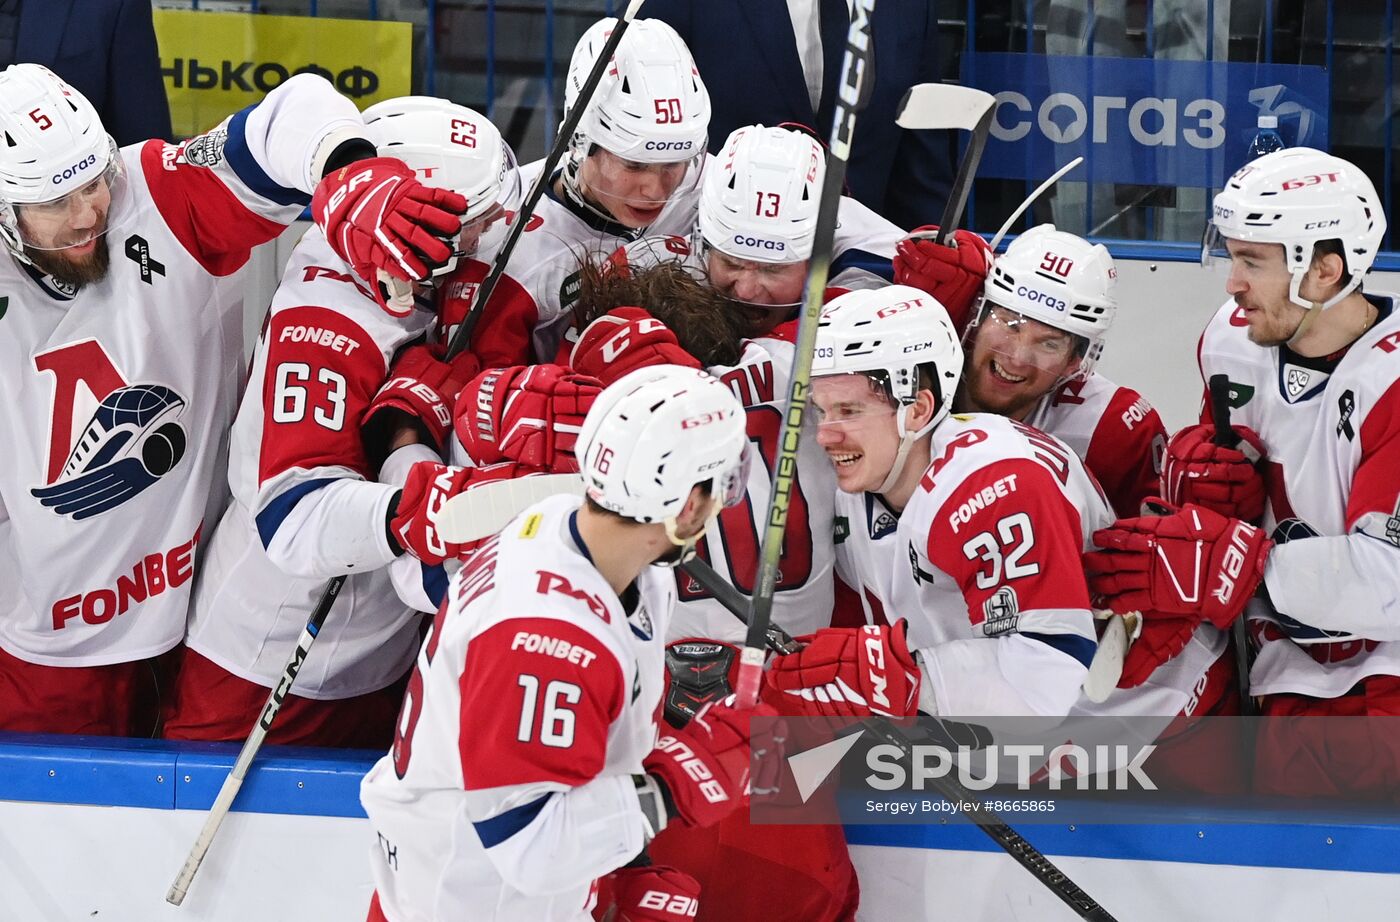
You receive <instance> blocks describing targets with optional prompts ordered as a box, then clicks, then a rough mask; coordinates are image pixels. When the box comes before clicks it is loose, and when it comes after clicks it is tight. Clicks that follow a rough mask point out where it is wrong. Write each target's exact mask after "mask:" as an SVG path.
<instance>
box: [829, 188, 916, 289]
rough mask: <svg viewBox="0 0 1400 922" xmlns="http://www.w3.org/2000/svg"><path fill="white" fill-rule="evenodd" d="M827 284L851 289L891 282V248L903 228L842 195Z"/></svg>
mask: <svg viewBox="0 0 1400 922" xmlns="http://www.w3.org/2000/svg"><path fill="white" fill-rule="evenodd" d="M837 208H838V212H839V214H838V220H837V224H836V228H837V229H836V237H835V240H834V241H833V244H832V260H831V270H830V274H829V278H830V282H829V283H828V285H829V286H830V287H834V288H840V289H843V290H850V289H855V288H879V287H881V286H882V285H888V284H890V283H891V282H893V281H894V248H895V244H897V243H898V242H899V240H900V238H902V237H903V236H904V231H903V230H901V229H900V228H899V227H897V226H896V225H894V224H892V223H890V222H889V221H888V220H886V219H885V218H883V217H881V216H880V215H878V214H876V213H875V212H874V211H872V210H871V209H870V208H869V207H867V206H866V205H863V204H861V203H860V202H858V201H856V200H855V199H853V198H851V197H850V196H846V195H843V196H842V197H841V201H840V204H839V205H838V206H837Z"/></svg>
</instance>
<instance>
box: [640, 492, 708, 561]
mask: <svg viewBox="0 0 1400 922" xmlns="http://www.w3.org/2000/svg"><path fill="white" fill-rule="evenodd" d="M722 508H723V504H722V503H721V501H720V500H719V499H717V498H715V497H713V496H712V497H710V508H709V512H708V514H707V515H706V516H705V527H704V528H702V529H700V530H699V531H697V532H696V533H695V534H693V535H691V536H690V537H689V538H682V537H681V536H680V535H678V534H676V524H677V523H676V517H675V516H673V515H668V516H666V519H665V520H664V521H663V522H662V523H661V524H662V525H664V526H665V527H666V537H667V539H668V540H670V542H671V543H672V544H674V545H675V546H676V547H678V548H680V549H681V552H680V554H678V555H677V556H676V557H675V558H672V559H667V560H657V561H655V562H654V563H653V564H652V566H655V567H666V568H667V569H674V568H675V567H679V566H680V565H681V564H683V563H685V562H686V561H688V560H690V559H691V558H692V557H694V556H695V548H696V545H698V544H699V543H700V539H701V538H703V537H705V535H706V534H708V533H709V531H710V528H711V527H712V526H714V524H715V523H716V522H718V521H719V513H720V509H722Z"/></svg>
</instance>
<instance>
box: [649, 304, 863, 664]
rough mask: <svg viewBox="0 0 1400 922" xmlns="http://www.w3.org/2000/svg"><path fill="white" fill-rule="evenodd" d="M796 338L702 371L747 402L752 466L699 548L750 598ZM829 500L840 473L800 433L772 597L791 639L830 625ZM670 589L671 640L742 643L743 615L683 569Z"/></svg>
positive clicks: (777, 333)
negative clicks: (739, 494) (673, 597)
mask: <svg viewBox="0 0 1400 922" xmlns="http://www.w3.org/2000/svg"><path fill="white" fill-rule="evenodd" d="M796 332H797V330H796V324H795V323H786V324H783V325H782V326H780V327H778V328H777V329H776V330H774V331H773V332H772V333H771V334H770V335H768V336H765V337H762V338H759V339H756V340H750V341H748V342H746V343H745V344H744V353H743V356H742V357H741V359H740V361H739V364H738V365H735V366H734V367H732V368H725V367H722V366H715V367H712V368H709V369H707V370H708V371H709V373H710V374H712V375H714V376H715V377H717V378H719V379H720V380H721V381H723V382H724V383H725V384H728V385H729V387H730V389H731V390H732V391H733V392H734V395H735V396H736V397H738V398H739V402H740V403H742V404H743V405H744V408H745V412H746V413H747V415H748V435H749V439H750V441H752V442H753V444H754V450H755V463H754V465H753V466H752V469H751V470H750V471H749V485H748V492H747V493H746V495H745V497H744V500H743V502H741V503H739V504H738V505H737V506H731V507H730V508H728V509H725V510H724V511H723V512H722V513H721V514H720V516H719V521H718V523H717V527H715V528H714V529H712V530H711V531H710V533H709V534H708V535H707V536H706V538H705V539H704V540H703V541H701V542H700V544H699V546H698V547H697V549H696V550H697V553H698V554H699V556H701V557H703V558H704V559H705V560H707V561H708V562H709V564H710V565H711V566H712V567H714V568H715V570H716V572H718V573H719V574H720V575H721V576H723V577H724V578H725V579H726V580H728V581H729V582H730V583H731V584H732V585H733V586H735V587H736V588H737V589H738V590H739V591H740V592H742V593H744V594H745V595H752V594H753V589H754V584H755V583H756V582H757V580H758V561H759V552H760V550H761V546H762V542H763V522H764V521H765V519H766V517H767V515H768V501H769V497H770V495H771V489H772V485H773V484H772V481H773V464H774V463H775V461H776V460H777V457H778V446H779V440H780V439H781V437H782V427H783V406H784V404H785V401H786V400H787V389H788V377H789V375H790V374H791V371H792V352H793V339H794V337H795V335H796ZM759 461H761V462H762V463H758V462H759ZM835 495H836V474H835V473H834V472H833V471H832V469H831V463H830V462H829V461H827V459H826V453H825V452H824V451H822V449H821V446H819V445H818V444H817V440H816V437H815V435H814V434H813V433H812V432H810V431H809V432H807V433H804V435H803V437H802V438H801V440H800V441H799V442H798V446H797V476H796V477H795V478H794V480H793V490H792V499H791V504H790V505H789V507H788V518H787V531H786V535H787V538H786V540H785V541H784V543H783V553H782V557H781V558H780V560H779V565H778V567H779V568H778V578H777V582H776V583H775V584H774V591H773V622H774V623H775V624H777V625H778V626H779V627H782V628H783V629H785V630H786V631H787V632H788V633H790V634H793V635H801V634H810V633H812V632H813V631H816V630H818V629H820V628H824V627H826V626H827V625H829V624H830V623H831V607H832V596H833V567H834V560H835V551H834V549H833V546H832V539H831V536H832V534H833V529H834V523H835V516H836V509H835V505H834V497H835ZM676 583H677V594H678V597H679V600H680V602H679V604H678V605H677V607H676V616H675V619H674V621H673V622H672V630H671V636H670V638H669V639H670V640H681V639H684V638H688V637H704V638H708V639H711V640H722V641H725V642H728V643H734V644H741V645H742V644H743V642H744V635H745V632H746V630H747V629H746V628H745V626H744V624H743V623H742V622H741V621H739V619H737V618H735V617H734V615H732V614H731V613H730V612H729V611H728V610H727V609H726V608H725V607H724V606H723V605H721V604H720V603H719V602H717V601H715V599H714V597H713V596H711V595H710V593H709V592H707V591H705V590H704V589H702V588H701V587H700V585H699V584H698V583H696V582H695V581H694V580H692V579H691V578H690V577H689V576H688V575H686V574H685V573H684V572H682V571H679V570H678V571H677V572H676Z"/></svg>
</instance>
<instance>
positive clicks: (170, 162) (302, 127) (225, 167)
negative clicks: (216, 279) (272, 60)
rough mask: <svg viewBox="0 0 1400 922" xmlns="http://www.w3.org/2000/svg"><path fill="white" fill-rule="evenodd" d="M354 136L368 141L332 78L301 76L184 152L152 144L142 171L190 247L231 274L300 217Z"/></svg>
mask: <svg viewBox="0 0 1400 922" xmlns="http://www.w3.org/2000/svg"><path fill="white" fill-rule="evenodd" d="M354 138H365V128H364V123H363V121H362V120H361V118H360V115H359V113H358V111H356V109H355V105H354V103H352V102H350V101H349V100H348V99H346V98H345V97H343V96H341V95H340V94H339V93H337V92H336V91H335V89H334V88H333V87H332V86H331V85H330V83H328V82H327V81H325V80H324V79H322V78H320V77H317V76H314V75H312V74H300V75H298V76H295V77H292V78H291V79H289V80H287V81H286V82H285V83H283V84H281V85H280V86H278V87H277V88H276V89H274V90H273V91H272V92H271V93H269V94H268V95H267V98H265V99H264V100H263V101H262V102H260V103H258V104H257V105H254V106H250V107H248V108H246V109H243V110H241V111H239V112H236V113H234V114H233V115H231V116H230V117H229V118H227V119H225V120H224V121H223V122H222V123H220V124H219V125H218V126H217V127H215V128H213V129H211V130H210V131H208V132H206V133H205V134H202V135H199V136H197V137H194V138H191V139H189V140H188V141H185V142H183V143H181V144H179V145H175V144H167V143H164V142H162V141H159V140H152V141H147V142H146V143H145V145H144V146H142V148H141V151H140V164H141V170H142V174H143V175H144V177H145V180H146V185H147V186H148V187H149V188H150V192H151V197H152V199H153V200H154V202H155V206H156V209H157V210H158V211H159V212H160V215H161V217H162V218H163V219H164V220H165V222H166V224H167V225H168V226H169V227H170V229H171V231H172V232H173V233H174V234H175V236H176V238H177V239H178V240H179V241H180V243H181V245H182V246H184V248H185V249H186V250H187V251H188V252H189V253H190V255H191V256H193V257H194V258H195V259H196V260H197V261H198V262H199V264H200V265H201V266H203V267H204V268H205V269H206V270H207V271H208V272H210V273H211V274H213V275H216V276H226V275H231V274H232V273H233V272H235V271H237V270H238V269H239V268H241V267H242V266H243V264H244V263H246V262H247V261H248V255H249V252H250V251H251V250H252V248H253V247H255V246H257V245H258V244H261V243H266V242H267V241H269V240H272V239H273V238H275V237H276V236H278V235H279V234H280V233H281V232H282V231H283V229H285V228H286V226H287V225H288V224H291V223H292V221H294V220H296V218H297V217H298V216H299V215H300V214H301V212H302V210H303V209H304V208H305V207H306V206H307V205H309V204H310V203H311V193H312V192H313V191H314V189H315V187H316V184H317V182H318V181H319V180H320V176H319V175H317V172H318V170H319V169H320V168H321V166H322V165H323V163H324V158H325V157H326V156H327V155H328V154H329V153H330V151H331V149H333V148H334V147H335V146H336V145H338V144H339V143H341V142H344V141H348V140H351V139H354ZM366 143H368V141H366Z"/></svg>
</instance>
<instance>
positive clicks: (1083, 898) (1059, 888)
mask: <svg viewBox="0 0 1400 922" xmlns="http://www.w3.org/2000/svg"><path fill="white" fill-rule="evenodd" d="M685 572H686V573H687V574H689V575H690V576H691V577H692V578H693V579H694V580H695V581H696V582H697V583H699V584H700V585H701V586H702V587H704V588H705V589H707V590H709V591H710V593H711V594H712V595H713V596H714V597H715V599H716V600H717V601H718V602H719V603H720V604H721V605H723V606H724V607H725V608H726V609H728V610H729V612H730V614H732V615H734V617H736V618H738V619H739V620H740V621H745V622H748V616H747V615H746V614H745V612H746V610H747V608H746V606H745V605H744V596H743V594H742V593H740V592H739V590H737V589H735V588H734V587H733V586H731V585H729V583H728V581H726V580H725V579H724V577H722V576H720V575H719V574H718V573H717V572H715V570H714V568H713V567H711V566H710V565H709V564H708V563H706V562H705V561H703V560H701V559H700V558H698V557H697V558H694V559H692V560H690V561H688V562H687V563H686V564H685ZM749 634H750V636H752V634H753V624H752V623H751V622H749ZM766 635H767V637H768V646H769V647H770V648H771V649H772V650H773V651H774V652H775V653H779V654H786V653H789V652H791V651H792V650H794V649H796V648H797V646H798V645H797V643H796V641H794V640H793V639H792V637H791V636H789V635H788V633H787V632H786V631H784V630H783V629H782V628H780V627H778V626H777V625H772V626H770V627H769V628H768V630H767V631H766ZM861 725H862V727H864V729H866V730H869V731H870V732H871V733H873V734H874V735H875V736H877V737H879V738H880V739H881V740H882V741H884V742H886V743H889V744H890V745H892V746H894V747H896V748H897V749H899V750H900V752H903V753H904V754H905V755H909V754H910V753H911V752H912V751H913V743H912V742H911V741H910V740H909V739H908V738H907V737H905V736H904V735H903V734H902V733H900V732H899V730H898V729H896V728H895V727H893V726H890V725H889V724H888V723H887V722H885V721H881V720H865V721H863V722H862V724H861ZM926 777H927V778H928V781H929V782H931V783H932V785H933V787H934V789H935V790H936V791H937V792H938V794H939V796H941V797H942V798H943V799H945V800H947V801H948V802H949V803H951V804H955V805H956V804H963V803H973V802H977V800H978V796H977V794H975V793H974V792H972V791H970V790H968V789H967V788H966V787H965V786H963V784H962V782H960V781H958V780H957V778H956V777H954V776H952V775H941V776H937V777H934V776H931V775H930V776H926ZM963 815H964V816H966V817H967V818H968V819H969V820H971V821H972V822H973V823H974V824H976V826H977V828H978V829H981V830H982V831H983V832H984V833H986V834H987V835H988V836H989V837H990V838H991V840H992V841H993V842H995V843H996V844H997V845H999V846H1000V847H1001V849H1002V850H1003V851H1005V852H1006V853H1007V854H1008V855H1010V856H1011V857H1012V858H1014V859H1016V863H1017V864H1019V865H1021V867H1023V868H1025V869H1026V870H1027V871H1029V872H1030V873H1031V875H1032V876H1033V877H1035V879H1036V880H1038V881H1040V883H1041V884H1042V885H1043V886H1044V887H1045V888H1046V889H1047V890H1049V891H1050V892H1051V893H1053V894H1055V896H1057V897H1059V899H1060V901H1061V902H1063V903H1064V904H1065V905H1066V906H1068V907H1069V908H1070V909H1072V910H1074V912H1075V913H1076V914H1077V915H1078V916H1079V918H1081V919H1087V920H1089V922H1116V919H1115V918H1114V916H1113V915H1112V914H1111V913H1110V912H1109V911H1108V910H1107V909H1104V908H1103V907H1102V906H1100V905H1099V903H1098V901H1097V900H1095V899H1094V898H1093V897H1092V896H1090V895H1089V894H1087V893H1085V892H1084V890H1083V888H1081V887H1080V886H1079V885H1078V884H1076V883H1075V882H1074V881H1073V880H1071V879H1070V878H1069V877H1068V876H1067V875H1066V874H1065V872H1064V871H1061V870H1060V869H1059V868H1058V867H1056V866H1055V863H1054V862H1053V861H1051V860H1050V859H1049V858H1047V857H1045V855H1044V854H1043V853H1042V852H1041V851H1040V849H1038V848H1036V847H1035V846H1034V845H1032V844H1031V843H1030V842H1028V841H1027V840H1026V837H1025V836H1023V835H1021V834H1020V833H1019V832H1017V831H1016V830H1015V829H1013V828H1012V827H1011V826H1009V825H1007V823H1006V822H1005V821H1004V820H1002V818H1001V817H1000V816H998V815H997V814H996V813H994V812H993V811H992V810H991V809H989V808H986V807H985V805H984V807H983V808H982V809H980V810H978V811H977V812H976V813H964V814H963Z"/></svg>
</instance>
